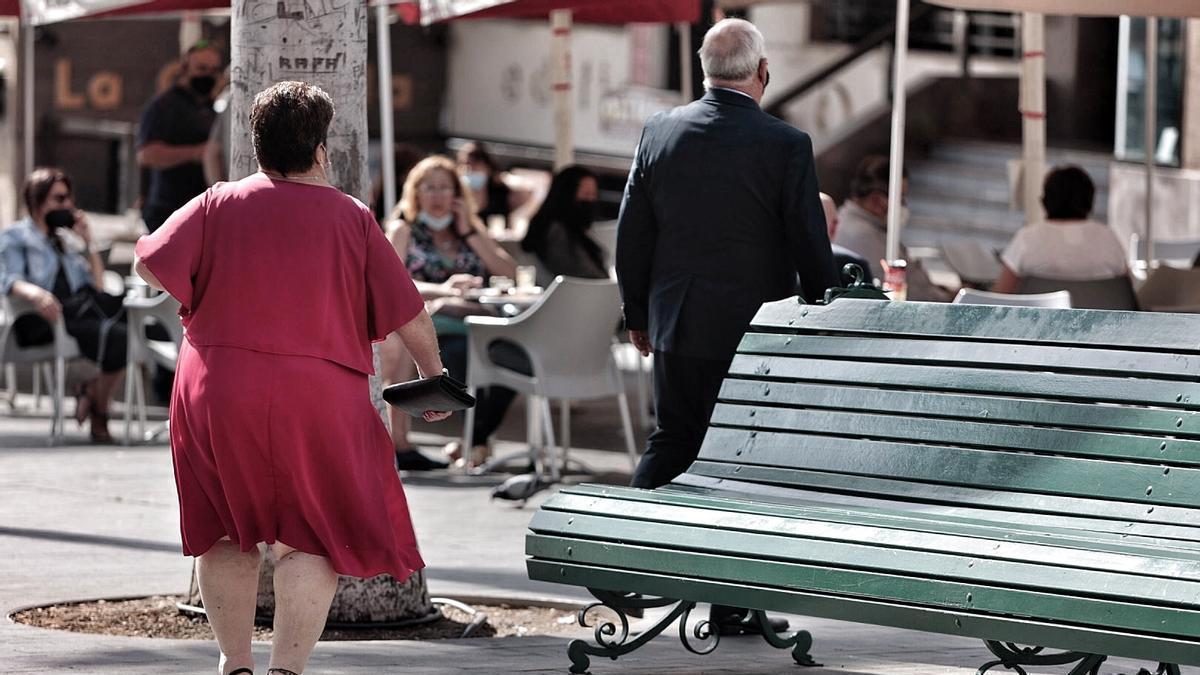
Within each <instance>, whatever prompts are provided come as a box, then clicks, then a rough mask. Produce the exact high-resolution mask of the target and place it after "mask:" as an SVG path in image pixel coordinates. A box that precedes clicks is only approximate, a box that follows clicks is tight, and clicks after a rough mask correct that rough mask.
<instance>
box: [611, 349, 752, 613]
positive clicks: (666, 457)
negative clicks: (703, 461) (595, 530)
mask: <svg viewBox="0 0 1200 675" xmlns="http://www.w3.org/2000/svg"><path fill="white" fill-rule="evenodd" d="M732 362H733V357H732V356H731V357H730V358H728V359H724V360H720V359H697V358H691V357H687V356H677V355H675V354H671V353H668V352H655V353H654V414H655V416H656V417H657V418H658V425H657V426H656V427H655V429H654V431H653V432H651V434H650V438H649V439H648V440H647V443H646V454H644V455H642V461H641V462H639V463H638V466H637V470H636V471H634V472H633V480H632V481H631V482H630V485H632V486H633V487H640V488H656V487H659V486H660V485H666V484H667V483H670V482H671V480H672V479H674V478H675V477H676V476H678V475H679V474H681V473H683V472H684V471H687V468H688V467H689V466H691V464H692V462H694V461H696V456H697V455H699V454H700V444H701V443H702V442H703V441H704V432H705V431H706V430H707V429H708V420H709V418H711V417H712V412H713V408H715V407H716V406H717V396H718V395H719V394H720V393H721V382H722V381H724V379H725V375H726V373H728V372H729V364H730V363H732ZM748 611H749V610H746V609H742V608H739V607H726V606H724V605H713V607H712V618H713V620H715V621H718V622H721V623H725V622H736V621H740V620H742V619H744V618H745V616H746V614H747V612H748Z"/></svg>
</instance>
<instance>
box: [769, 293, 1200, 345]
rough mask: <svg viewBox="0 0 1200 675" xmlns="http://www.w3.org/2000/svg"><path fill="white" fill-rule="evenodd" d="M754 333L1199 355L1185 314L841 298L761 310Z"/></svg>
mask: <svg viewBox="0 0 1200 675" xmlns="http://www.w3.org/2000/svg"><path fill="white" fill-rule="evenodd" d="M750 328H751V330H756V331H769V332H798V331H804V332H834V333H850V334H861V335H883V336H889V337H894V336H903V335H908V336H914V337H933V338H937V337H949V338H967V339H982V340H987V341H1002V340H1004V341H1010V342H1022V343H1030V344H1064V345H1089V346H1097V347H1105V346H1108V347H1114V348H1125V349H1130V350H1135V351H1160V352H1178V353H1182V354H1198V353H1200V340H1198V339H1197V333H1196V318H1195V316H1192V315H1186V314H1168V313H1159V312H1154V313H1148V312H1114V311H1087V310H1068V309H1043V308H1032V307H995V306H990V305H958V306H955V307H954V308H953V310H952V311H947V310H946V306H945V305H941V304H938V303H924V302H887V301H881V300H854V299H850V298H843V299H840V300H838V301H837V302H835V303H832V304H830V305H825V306H804V307H801V306H799V305H798V304H797V301H796V300H795V299H789V300H780V301H778V302H769V303H766V304H764V305H763V306H762V308H761V309H759V311H758V314H757V315H755V317H754V320H753V321H752V322H751V324H750Z"/></svg>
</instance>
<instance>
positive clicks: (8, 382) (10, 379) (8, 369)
mask: <svg viewBox="0 0 1200 675" xmlns="http://www.w3.org/2000/svg"><path fill="white" fill-rule="evenodd" d="M4 395H5V396H7V397H8V408H9V410H16V408H17V367H16V366H15V365H13V364H11V363H6V364H4Z"/></svg>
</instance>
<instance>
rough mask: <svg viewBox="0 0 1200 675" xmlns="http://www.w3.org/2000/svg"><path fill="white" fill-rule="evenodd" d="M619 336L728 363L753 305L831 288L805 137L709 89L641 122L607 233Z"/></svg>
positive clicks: (744, 101) (744, 100)
mask: <svg viewBox="0 0 1200 675" xmlns="http://www.w3.org/2000/svg"><path fill="white" fill-rule="evenodd" d="M616 263H617V278H618V280H619V282H620V287H621V297H622V300H623V301H624V304H625V326H626V328H628V329H631V330H647V329H648V330H649V331H650V339H651V342H652V343H653V345H654V348H655V349H656V350H661V351H666V352H670V353H672V354H677V355H680V356H688V357H693V358H707V359H728V358H730V357H732V356H733V353H734V352H735V351H736V349H737V344H738V342H739V341H740V339H741V336H742V334H743V333H745V331H746V328H747V327H748V326H749V324H750V320H751V319H752V318H753V317H754V313H755V312H756V311H757V310H758V308H759V306H760V305H761V304H762V303H764V302H767V301H770V300H778V299H781V298H786V297H789V296H790V295H792V293H793V292H794V290H795V279H796V275H797V274H799V277H800V283H801V286H802V288H803V289H804V297H805V298H806V299H807V300H808V301H810V302H814V301H816V300H818V299H819V298H821V297H823V296H824V293H825V289H826V288H827V287H829V286H836V285H839V284H838V275H837V273H836V272H835V270H834V266H833V259H832V254H831V252H830V247H829V235H828V233H827V232H826V229H825V215H824V213H823V212H822V210H821V202H820V199H819V198H818V189H817V175H816V167H815V166H814V164H813V151H812V141H811V140H810V139H809V137H808V134H805V133H803V132H801V131H799V130H797V129H796V128H794V127H792V126H790V125H788V124H786V123H784V122H782V121H780V120H778V119H776V118H775V117H772V116H771V115H768V114H766V113H764V112H763V111H762V110H760V109H759V107H758V105H757V104H756V103H755V102H754V100H753V99H751V98H750V97H748V96H744V95H742V94H740V93H737V92H733V91H728V90H724V89H713V90H710V91H709V92H708V93H707V94H705V95H704V97H703V98H701V99H700V100H698V101H695V102H693V103H691V104H688V105H685V106H682V107H679V108H675V109H674V110H671V111H668V112H664V113H659V114H657V115H655V116H653V117H651V118H650V120H649V121H647V122H646V126H645V128H644V129H643V130H642V139H641V142H640V143H639V144H638V149H637V152H636V156H635V158H634V162H633V168H632V169H631V170H630V172H629V181H628V183H627V184H626V186H625V197H624V200H623V201H622V203H621V214H620V218H619V221H618V225H617V255H616Z"/></svg>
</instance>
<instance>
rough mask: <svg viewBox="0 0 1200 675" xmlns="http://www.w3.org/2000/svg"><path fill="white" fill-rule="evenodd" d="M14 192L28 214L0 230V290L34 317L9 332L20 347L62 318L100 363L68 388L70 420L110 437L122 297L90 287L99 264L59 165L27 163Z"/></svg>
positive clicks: (119, 368)
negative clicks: (30, 166) (72, 392)
mask: <svg viewBox="0 0 1200 675" xmlns="http://www.w3.org/2000/svg"><path fill="white" fill-rule="evenodd" d="M22 193H23V196H24V199H25V207H26V208H27V209H28V211H29V217H28V218H25V219H24V220H21V221H18V222H16V223H14V224H13V225H12V226H11V227H8V228H6V229H5V230H4V231H3V232H0V270H2V272H0V284H3V291H4V294H5V295H8V296H11V297H14V298H20V299H22V300H25V301H27V302H29V303H30V304H32V305H33V306H34V307H35V308H36V309H37V313H38V314H39V315H40V316H34V315H32V314H27V315H25V316H22V317H21V318H19V319H17V321H16V323H14V324H13V327H12V330H13V334H14V337H15V338H16V341H17V344H18V345H20V346H22V347H32V346H35V345H42V344H49V343H51V342H52V341H53V340H54V327H53V326H52V325H51V322H53V321H56V320H58V318H59V317H62V319H63V321H64V323H65V325H66V329H67V334H69V335H70V336H71V337H73V338H75V341H76V342H78V343H79V350H80V351H81V352H83V355H84V356H86V357H87V358H88V359H90V360H92V361H94V362H95V363H96V364H97V365H99V366H100V374H99V375H97V376H96V377H94V378H92V379H91V380H88V381H87V382H84V383H83V384H81V385H80V386H79V387H78V389H77V390H76V397H77V402H76V405H75V420H76V421H77V422H79V424H83V422H84V420H87V419H89V418H90V419H91V438H92V441H93V442H96V443H111V442H112V440H113V439H112V435H111V434H109V432H108V407H109V403H110V402H111V401H112V395H113V392H114V391H115V390H116V388H117V383H118V382H120V381H121V376H122V375H124V374H125V358H126V355H125V348H126V324H125V310H124V307H123V306H122V300H121V298H119V297H117V296H114V295H108V294H106V293H102V292H101V291H100V290H98V289H100V288H101V287H102V286H103V283H104V282H103V278H104V264H103V263H101V262H100V256H99V255H98V254H96V252H95V251H93V250H91V249H92V233H91V229H90V227H89V225H88V221H87V218H85V217H84V215H83V212H82V211H80V210H78V209H76V208H75V200H74V197H73V193H72V188H71V178H70V177H69V176H68V175H67V174H65V173H63V172H62V171H61V170H59V169H53V168H41V169H35V170H34V171H33V173H31V174H29V177H28V178H26V179H25V186H24V188H23V189H22ZM68 231H69V232H70V233H71V234H68V233H67V232H68Z"/></svg>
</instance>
